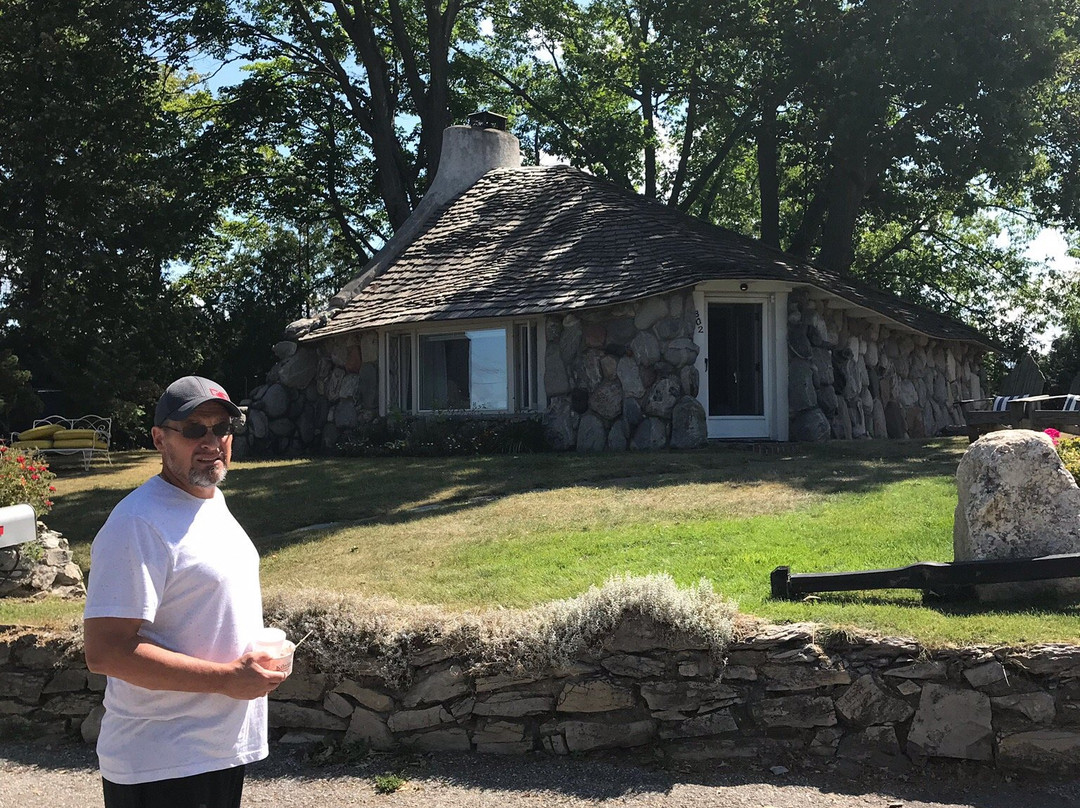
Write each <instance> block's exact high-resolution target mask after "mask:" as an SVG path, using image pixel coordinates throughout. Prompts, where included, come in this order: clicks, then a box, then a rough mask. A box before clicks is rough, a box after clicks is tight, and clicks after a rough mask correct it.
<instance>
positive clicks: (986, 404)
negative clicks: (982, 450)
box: [960, 354, 1046, 443]
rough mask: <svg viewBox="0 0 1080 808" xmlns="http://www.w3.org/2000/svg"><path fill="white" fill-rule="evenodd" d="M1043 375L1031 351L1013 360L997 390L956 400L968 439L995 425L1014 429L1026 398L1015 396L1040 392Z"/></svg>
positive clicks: (1025, 405)
mask: <svg viewBox="0 0 1080 808" xmlns="http://www.w3.org/2000/svg"><path fill="white" fill-rule="evenodd" d="M1045 386H1046V377H1045V376H1043V374H1042V371H1041V370H1039V366H1038V364H1036V362H1035V359H1034V358H1033V357H1032V356H1031V354H1025V355H1024V357H1023V358H1022V359H1021V360H1020V361H1019V362H1017V363H1016V367H1014V368H1013V369H1012V372H1010V373H1009V375H1008V376H1006V377H1005V381H1003V382H1002V383H1001V393H1000V394H999V395H997V396H991V397H989V398H977V399H971V400H968V401H961V402H960V409H961V411H962V412H963V414H964V422H965V423H966V424H967V430H968V440H970V441H971V442H972V443H974V442H975V441H976V440H978V439H979V437H980V436H981V435H985V434H986V433H987V432H991V431H993V430H995V429H999V428H1003V427H1006V428H1011V429H1016V428H1018V427H1019V426H1020V422H1021V421H1022V420H1023V419H1024V417H1025V416H1026V415H1027V409H1028V406H1027V405H1028V403H1029V402H1027V401H1017V400H1016V399H1024V398H1030V397H1032V396H1039V395H1042V391H1043V388H1044V387H1045Z"/></svg>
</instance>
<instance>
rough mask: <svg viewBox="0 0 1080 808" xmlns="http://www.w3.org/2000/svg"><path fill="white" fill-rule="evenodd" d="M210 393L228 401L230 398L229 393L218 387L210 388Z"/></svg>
mask: <svg viewBox="0 0 1080 808" xmlns="http://www.w3.org/2000/svg"><path fill="white" fill-rule="evenodd" d="M210 395H212V396H215V397H216V398H223V399H225V400H226V401H228V400H229V394H228V393H226V392H225V391H224V390H218V389H217V388H216V387H211V388H210Z"/></svg>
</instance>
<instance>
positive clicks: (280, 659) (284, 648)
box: [262, 640, 296, 676]
mask: <svg viewBox="0 0 1080 808" xmlns="http://www.w3.org/2000/svg"><path fill="white" fill-rule="evenodd" d="M295 650H296V645H294V644H293V643H292V642H290V641H289V640H285V641H284V642H283V643H282V645H281V648H280V649H278V651H277V653H276V654H273V655H272V656H273V659H268V660H267V661H266V662H264V663H262V666H263V667H264V668H266V669H267V670H271V671H280V672H281V673H284V674H285V675H286V676H288V675H289V674H290V673H292V663H293V652H294V651H295Z"/></svg>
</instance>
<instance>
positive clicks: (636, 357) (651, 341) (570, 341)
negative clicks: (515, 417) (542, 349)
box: [544, 291, 706, 452]
mask: <svg viewBox="0 0 1080 808" xmlns="http://www.w3.org/2000/svg"><path fill="white" fill-rule="evenodd" d="M697 316H698V313H697V311H696V309H695V308H694V301H693V295H692V293H691V292H689V291H683V292H676V293H674V294H669V295H660V296H657V297H650V298H646V299H644V300H641V301H637V302H634V303H629V304H625V305H621V306H609V307H606V308H602V309H594V310H591V311H586V312H582V313H580V314H565V315H561V316H552V317H549V318H548V320H547V326H546V334H547V350H546V353H545V356H544V388H545V390H546V391H547V395H548V402H549V403H548V408H547V413H546V415H545V428H546V435H547V438H548V442H549V443H550V445H551V446H552V448H554V449H576V450H577V451H579V452H597V451H603V450H608V451H621V450H624V449H663V448H666V447H671V448H675V449H689V448H693V447H697V446H702V445H704V443H705V438H706V430H705V410H704V408H703V407H702V406H701V404H700V402H698V400H697V394H698V384H699V378H698V371H697V368H696V367H695V366H694V363H695V361H696V360H697V355H698V346H697V345H696V344H695V343H694V329H695V327H696V324H697Z"/></svg>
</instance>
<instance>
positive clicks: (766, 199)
mask: <svg viewBox="0 0 1080 808" xmlns="http://www.w3.org/2000/svg"><path fill="white" fill-rule="evenodd" d="M776 162H777V144H776V102H775V101H773V100H771V99H767V100H766V101H765V103H764V104H763V106H762V109H761V123H760V124H759V125H758V134H757V166H758V192H759V194H760V196H761V240H762V241H763V242H765V243H766V244H768V245H769V246H770V247H775V248H776V249H780V179H779V177H778V175H777V169H776Z"/></svg>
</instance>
